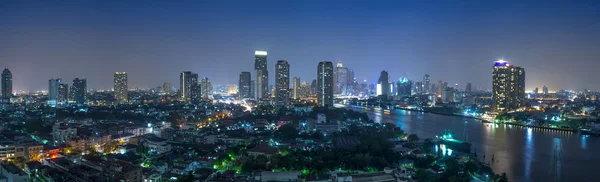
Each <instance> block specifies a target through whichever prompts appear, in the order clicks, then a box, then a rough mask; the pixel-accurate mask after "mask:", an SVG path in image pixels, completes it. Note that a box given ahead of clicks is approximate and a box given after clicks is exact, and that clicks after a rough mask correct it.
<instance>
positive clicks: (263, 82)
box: [254, 51, 269, 99]
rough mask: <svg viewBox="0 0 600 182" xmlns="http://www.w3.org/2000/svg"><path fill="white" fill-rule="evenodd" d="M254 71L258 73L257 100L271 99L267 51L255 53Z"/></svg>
mask: <svg viewBox="0 0 600 182" xmlns="http://www.w3.org/2000/svg"><path fill="white" fill-rule="evenodd" d="M254 70H255V71H256V99H262V98H269V72H268V71H267V51H254Z"/></svg>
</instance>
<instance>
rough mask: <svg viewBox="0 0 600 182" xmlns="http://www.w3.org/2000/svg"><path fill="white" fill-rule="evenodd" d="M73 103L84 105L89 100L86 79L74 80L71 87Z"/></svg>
mask: <svg viewBox="0 0 600 182" xmlns="http://www.w3.org/2000/svg"><path fill="white" fill-rule="evenodd" d="M70 93H71V101H72V102H73V103H75V104H84V103H85V101H86V100H87V80H86V79H85V78H75V79H73V85H71V91H70Z"/></svg>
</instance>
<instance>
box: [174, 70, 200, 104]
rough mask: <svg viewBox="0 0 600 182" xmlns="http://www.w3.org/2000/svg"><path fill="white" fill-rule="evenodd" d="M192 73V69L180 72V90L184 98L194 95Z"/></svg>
mask: <svg viewBox="0 0 600 182" xmlns="http://www.w3.org/2000/svg"><path fill="white" fill-rule="evenodd" d="M192 74H193V73H192V72H191V71H184V72H181V73H180V74H179V92H180V94H181V98H182V99H189V98H190V97H191V95H192V86H193V85H192ZM197 78H198V77H197V76H196V79H197Z"/></svg>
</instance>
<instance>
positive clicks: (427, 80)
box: [423, 74, 431, 94]
mask: <svg viewBox="0 0 600 182" xmlns="http://www.w3.org/2000/svg"><path fill="white" fill-rule="evenodd" d="M430 82H431V79H430V78H429V74H425V76H423V93H424V94H431V93H430V92H431V85H430Z"/></svg>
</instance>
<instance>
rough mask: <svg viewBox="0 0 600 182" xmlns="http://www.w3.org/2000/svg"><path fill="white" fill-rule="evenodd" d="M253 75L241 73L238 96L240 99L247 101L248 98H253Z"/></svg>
mask: <svg viewBox="0 0 600 182" xmlns="http://www.w3.org/2000/svg"><path fill="white" fill-rule="evenodd" d="M251 77H252V76H251V74H250V72H246V71H245V72H242V73H240V81H239V85H238V88H239V91H238V95H239V97H240V99H247V98H252V97H253V96H252V95H250V93H251V91H250V90H251V86H250V82H251Z"/></svg>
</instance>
